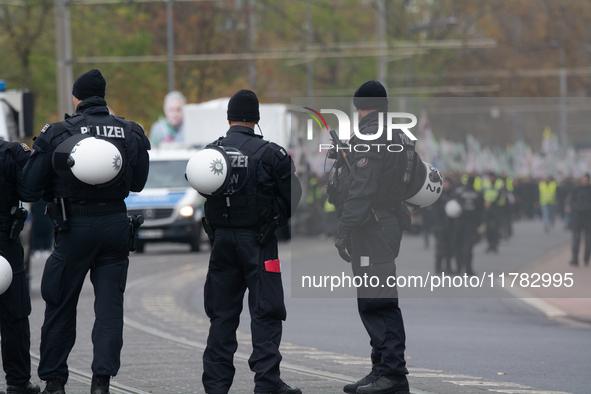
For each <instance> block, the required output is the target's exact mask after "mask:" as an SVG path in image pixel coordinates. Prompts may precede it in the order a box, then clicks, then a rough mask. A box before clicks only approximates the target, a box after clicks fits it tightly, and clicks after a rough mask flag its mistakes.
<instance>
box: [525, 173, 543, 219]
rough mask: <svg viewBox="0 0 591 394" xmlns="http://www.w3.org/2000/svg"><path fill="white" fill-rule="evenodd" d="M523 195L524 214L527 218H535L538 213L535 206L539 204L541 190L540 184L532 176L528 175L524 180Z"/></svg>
mask: <svg viewBox="0 0 591 394" xmlns="http://www.w3.org/2000/svg"><path fill="white" fill-rule="evenodd" d="M521 195H522V199H521V201H522V207H523V214H524V215H525V217H526V218H528V219H533V218H534V216H535V214H536V213H535V206H536V205H537V201H538V198H539V197H538V196H539V191H538V184H537V183H536V182H535V181H534V180H533V179H532V177H531V176H528V177H527V178H526V179H525V181H524V182H523V190H522V194H521Z"/></svg>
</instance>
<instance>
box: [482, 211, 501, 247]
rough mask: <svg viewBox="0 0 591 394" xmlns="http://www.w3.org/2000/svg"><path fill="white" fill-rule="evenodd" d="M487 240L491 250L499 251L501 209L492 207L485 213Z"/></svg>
mask: <svg viewBox="0 0 591 394" xmlns="http://www.w3.org/2000/svg"><path fill="white" fill-rule="evenodd" d="M485 220H486V240H487V241H488V247H489V249H497V248H498V246H499V207H497V206H495V205H491V207H490V208H489V209H488V210H487V211H486V213H485Z"/></svg>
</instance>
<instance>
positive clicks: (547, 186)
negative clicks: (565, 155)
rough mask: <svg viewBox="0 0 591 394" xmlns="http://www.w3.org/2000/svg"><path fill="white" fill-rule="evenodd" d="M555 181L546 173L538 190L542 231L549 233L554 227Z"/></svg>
mask: <svg viewBox="0 0 591 394" xmlns="http://www.w3.org/2000/svg"><path fill="white" fill-rule="evenodd" d="M556 188H557V185H556V182H555V181H554V180H553V179H552V177H551V176H550V175H548V176H547V177H546V178H545V179H544V180H543V181H542V182H540V184H539V190H540V211H541V212H542V221H543V223H544V231H545V232H547V233H549V232H550V230H551V229H552V228H553V227H554V214H555V211H556Z"/></svg>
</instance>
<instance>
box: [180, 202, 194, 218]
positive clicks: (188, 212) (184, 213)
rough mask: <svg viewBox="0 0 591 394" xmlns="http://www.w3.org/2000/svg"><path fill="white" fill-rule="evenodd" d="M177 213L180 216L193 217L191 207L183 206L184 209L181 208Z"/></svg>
mask: <svg viewBox="0 0 591 394" xmlns="http://www.w3.org/2000/svg"><path fill="white" fill-rule="evenodd" d="M179 213H180V215H181V216H184V217H189V216H193V207H192V206H190V205H185V206H184V207H182V208H181V210H180V211H179Z"/></svg>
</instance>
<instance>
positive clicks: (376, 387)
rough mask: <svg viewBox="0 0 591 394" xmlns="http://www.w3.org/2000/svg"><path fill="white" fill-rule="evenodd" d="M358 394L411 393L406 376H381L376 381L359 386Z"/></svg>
mask: <svg viewBox="0 0 591 394" xmlns="http://www.w3.org/2000/svg"><path fill="white" fill-rule="evenodd" d="M357 394H410V389H409V387H408V380H406V376H396V377H393V378H392V379H388V378H387V377H385V376H380V377H379V379H378V380H376V381H375V382H373V383H370V384H368V385H365V386H361V387H359V388H357Z"/></svg>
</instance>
